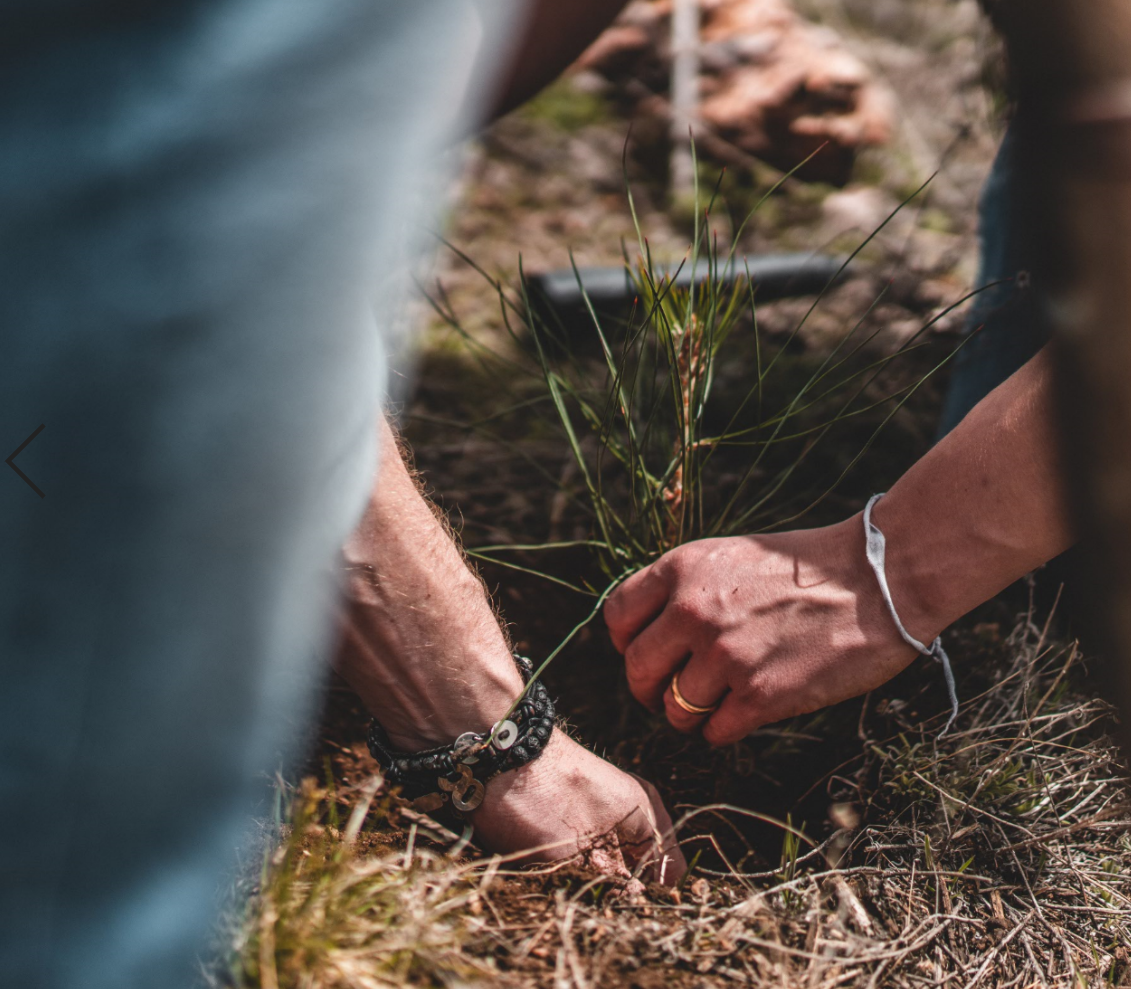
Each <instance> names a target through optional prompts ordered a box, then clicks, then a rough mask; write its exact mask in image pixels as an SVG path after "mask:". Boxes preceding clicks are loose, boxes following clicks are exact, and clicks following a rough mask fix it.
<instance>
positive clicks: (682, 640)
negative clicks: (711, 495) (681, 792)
mask: <svg viewBox="0 0 1131 989" xmlns="http://www.w3.org/2000/svg"><path fill="white" fill-rule="evenodd" d="M605 622H606V624H607V625H608V628H609V634H610V635H611V636H612V640H613V643H614V645H615V646H616V647H617V649H618V650H619V651H620V652H622V653H623V654H624V657H625V669H626V672H627V675H628V683H629V687H630V689H631V690H632V693H633V695H634V696H635V697H636V698H637V700H639V701H640V702H641V703H642V704H644V705H645V706H646V707H648V708H650V709H651V710H653V711H655V712H657V713H658V712H659V711H661V710H663V711H665V713H666V715H667V718H668V720H669V721H670V722H671V723H672V725H673V726H674V727H676V728H678V729H680V730H681V731H695V730H697V729H700V728H701V729H702V732H703V737H704V738H706V740H707V741H708V742H710V743H711V744H712V745H729V744H732V743H734V742H737V741H739V740H740V739H742V738H744V737H745V736H746V735H749V734H750V732H752V731H754V730H755V729H756V728H758V727H760V726H761V725H765V724H770V723H772V722H775V721H781V720H782V719H784V718H789V717H793V716H795V715H798V714H807V713H809V712H811V711H816V710H818V709H819V708H822V707H826V706H827V705H829V704H835V703H837V702H838V701H842V700H846V699H847V698H849V697H855V696H857V695H859V694H863V693H866V692H867V691H869V690H872V689H873V688H875V687H878V686H879V685H880V684H882V683H885V682H886V681H887V680H889V679H891V678H892V677H893V676H895V675H896V674H897V673H899V672H900V671H901V670H902V669H903V668H904V667H905V666H907V665H908V664H909V663H910V662H911V661H912V660H913V659H914V658H915V656H916V655H917V654H916V652H915V650H914V649H912V648H911V647H910V646H908V645H907V644H906V643H905V642H904V641H903V639H902V638H901V637H900V636H899V633H898V631H897V630H896V628H895V625H894V623H893V622H892V619H891V616H890V614H889V612H888V610H887V607H886V605H885V604H884V601H883V598H882V597H881V595H880V590H879V585H878V583H877V581H876V578H875V575H874V574H873V573H872V571H871V568H870V566H869V564H868V562H867V558H866V556H865V553H864V534H863V526H862V523H861V521H860V517H859V516H854V517H853V518H851V519H848V520H847V521H846V522H843V523H840V524H838V525H834V526H828V527H827V528H823V529H809V530H798V531H795V532H782V533H773V534H769V535H763V536H739V537H730V538H722V539H702V540H699V541H697V542H691V543H687V544H685V545H683V546H680V547H677V548H676V549H674V550H672V551H671V552H669V553H667V554H665V555H664V556H662V557H661V558H660V559H659V560H657V561H656V562H655V563H653V564H652V565H651V566H648V567H645V568H644V569H643V570H641V571H640V572H639V573H636V574H634V575H633V576H632V577H630V578H629V579H628V580H626V581H625V582H624V584H622V585H621V586H620V587H619V588H617V590H616V591H615V592H614V593H613V594H612V595H611V596H610V597H609V600H608V601H607V602H606V604H605ZM938 631H939V630H938V629H935V630H933V631H930V634H929V635H927V636H926V638H924V639H923V641H928V642H929V641H930V640H931V639H932V638H933V637H934V635H935V634H936V633H937V632H938ZM676 674H678V675H679V688H680V693H681V694H682V695H683V697H684V699H685V700H687V701H688V703H690V704H692V705H696V706H701V707H707V706H710V705H715V704H717V705H718V707H717V709H716V710H715V711H714V712H713V713H710V714H704V715H696V714H690V713H688V712H687V711H685V710H684V709H683V708H681V707H680V706H679V705H678V704H677V703H676V701H675V697H674V695H673V693H672V688H671V683H672V677H673V676H675V675H676Z"/></svg>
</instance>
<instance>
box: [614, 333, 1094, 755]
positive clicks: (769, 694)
mask: <svg viewBox="0 0 1131 989" xmlns="http://www.w3.org/2000/svg"><path fill="white" fill-rule="evenodd" d="M1051 365H1052V362H1051V357H1050V354H1049V352H1048V349H1047V348H1046V350H1043V351H1041V353H1040V354H1038V355H1037V356H1036V357H1034V358H1033V359H1032V360H1031V361H1030V362H1029V363H1028V364H1026V365H1025V366H1024V367H1023V368H1022V369H1021V370H1020V371H1018V372H1017V373H1016V374H1015V375H1013V377H1011V378H1010V379H1009V380H1008V381H1006V382H1005V383H1004V384H1002V385H1001V386H1000V387H999V388H997V389H996V390H995V391H993V392H992V393H991V394H990V395H989V396H987V398H986V399H984V400H983V401H982V402H981V403H980V404H979V405H978V406H977V407H976V408H975V409H973V410H972V411H971V412H970V414H969V415H968V416H967V417H966V418H965V419H964V420H963V421H962V423H960V425H959V426H958V427H957V428H956V429H955V430H954V431H953V432H952V433H950V434H949V435H948V436H947V437H946V438H945V439H944V440H943V441H942V442H940V443H939V444H938V445H937V446H936V447H935V448H934V449H932V450H931V451H930V452H929V453H928V454H927V455H926V456H924V457H923V458H922V459H921V460H920V461H918V462H917V463H916V464H915V465H914V466H913V467H912V468H911V469H910V470H908V472H907V473H906V474H905V475H904V476H903V477H902V478H901V479H900V480H899V481H898V483H896V484H895V485H894V486H893V487H892V489H891V491H890V492H888V494H887V496H886V497H885V498H883V499H882V500H881V501H880V502H879V503H878V504H877V505H876V507H875V509H874V511H873V516H872V517H873V521H874V522H875V523H876V524H877V525H878V526H879V527H880V529H881V530H882V531H883V532H884V534H885V535H886V537H887V573H888V579H889V584H890V586H891V591H892V597H893V600H894V603H895V606H896V609H897V611H898V613H899V615H900V617H901V619H902V620H903V623H904V625H905V627H906V628H907V630H908V631H909V632H910V633H911V634H912V635H913V636H915V637H916V638H917V639H919V640H920V641H921V642H930V641H931V640H932V639H933V638H934V637H935V636H936V635H938V634H939V633H940V632H941V631H942V630H943V629H945V628H946V627H947V626H948V625H949V624H950V623H951V622H953V621H955V620H956V619H958V618H959V617H961V616H962V615H964V614H966V612H968V611H969V610H970V609H971V608H973V607H975V606H976V605H978V604H981V603H982V602H983V601H985V600H987V599H989V598H990V597H992V596H993V595H994V594H996V593H997V592H998V591H1000V590H1002V589H1003V588H1005V587H1007V586H1008V585H1009V584H1011V583H1012V582H1013V581H1015V580H1017V579H1018V578H1019V577H1022V576H1024V575H1025V574H1026V573H1029V572H1030V571H1031V570H1033V569H1034V568H1035V567H1037V566H1039V565H1040V564H1042V563H1044V562H1046V561H1047V560H1049V559H1051V558H1052V557H1054V556H1056V555H1058V554H1059V553H1061V552H1063V551H1064V550H1065V549H1067V548H1068V547H1069V546H1070V545H1071V543H1072V542H1073V536H1072V532H1071V529H1070V526H1069V523H1068V518H1067V512H1066V508H1065V505H1064V498H1063V495H1062V493H1061V483H1060V473H1059V470H1058V465H1057V457H1056V434H1055V430H1054V425H1053V414H1052V409H1053V384H1052V366H1051ZM605 621H606V623H607V625H608V628H609V634H610V635H611V637H612V640H613V643H614V644H615V645H616V647H617V648H618V649H619V650H620V651H621V652H622V653H623V654H624V656H625V667H626V672H627V676H628V682H629V686H630V687H631V689H632V692H633V694H634V695H635V696H636V698H637V699H638V700H639V701H640V702H641V703H642V704H645V705H646V706H648V707H649V708H651V709H652V710H654V711H657V712H658V711H661V710H662V711H664V712H665V713H666V715H667V717H668V720H669V721H670V722H671V723H672V725H674V726H675V727H676V728H678V729H680V730H681V731H700V730H701V731H702V732H703V735H704V737H705V738H706V739H707V741H709V742H711V743H712V744H715V745H727V744H730V743H733V742H736V741H738V740H739V739H741V738H743V737H745V736H746V735H748V734H749V733H750V732H752V731H754V730H755V729H756V728H759V727H761V726H762V725H765V724H769V723H772V722H775V721H780V720H782V719H783V718H788V717H791V716H793V715H797V714H805V713H808V712H811V711H815V710H817V709H819V708H821V707H825V706H826V705H829V704H834V703H836V702H838V701H842V700H846V699H848V698H850V697H855V696H857V695H859V694H863V693H866V692H867V691H869V690H871V689H873V688H875V687H878V686H879V685H880V684H882V683H884V682H885V681H887V680H889V679H890V678H891V677H893V676H895V674H897V673H898V672H900V670H902V669H903V668H904V667H905V666H907V664H908V663H910V662H911V661H912V660H913V659H914V658H915V657H916V655H917V653H916V652H915V650H914V649H912V648H911V647H910V646H908V645H907V644H906V643H905V642H904V641H903V639H902V638H901V637H900V636H899V633H898V632H897V630H896V628H895V625H894V623H893V621H892V619H891V616H890V614H889V612H888V610H887V607H886V605H885V604H884V602H883V599H882V597H881V595H880V590H879V584H878V582H877V580H876V576H875V574H874V573H873V572H872V570H871V567H870V566H869V564H868V562H867V559H866V557H865V553H864V528H863V522H862V519H861V516H860V515H855V516H853V517H852V518H850V519H846V520H845V521H844V522H840V523H838V524H836V525H832V526H828V527H826V528H823V529H809V530H799V531H794V532H781V533H772V534H767V535H761V536H738V537H731V538H725V539H704V540H699V541H697V542H692V543H688V544H686V545H684V546H681V547H679V548H677V549H675V550H672V551H671V552H669V553H668V554H666V555H665V556H663V557H661V558H660V559H659V560H658V561H657V562H656V563H654V564H652V565H651V566H649V567H646V568H645V569H643V570H641V571H640V572H639V573H637V574H635V575H633V576H632V577H630V578H629V579H628V580H626V581H625V583H624V584H623V585H622V586H621V587H620V588H618V589H617V591H616V592H614V594H613V595H612V596H611V597H610V598H609V600H608V602H607V603H606V605H605ZM959 661H960V659H959ZM677 673H678V674H679V686H680V691H681V693H682V695H683V697H684V698H685V699H686V700H687V701H688V702H689V703H691V704H693V705H697V706H702V707H709V706H712V705H715V704H718V705H719V706H718V709H717V710H715V711H714V712H713V713H711V714H709V715H695V714H690V713H688V712H687V711H685V710H683V709H682V708H681V707H679V705H678V704H676V702H675V698H674V696H673V694H672V691H671V680H672V677H673V676H674V675H676V674H677ZM939 694H940V707H942V706H944V705H945V703H946V700H945V698H946V694H945V688H944V687H943V685H942V680H941V677H940V681H939Z"/></svg>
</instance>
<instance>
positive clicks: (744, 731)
mask: <svg viewBox="0 0 1131 989" xmlns="http://www.w3.org/2000/svg"><path fill="white" fill-rule="evenodd" d="M679 685H680V689H681V690H682V689H683V680H682V679H681V680H680V681H679ZM765 723H766V720H765V719H764V718H760V717H759V716H758V708H757V705H756V704H755V703H753V702H752V701H751V700H750V698H749V697H739V695H738V694H736V693H735V692H734V691H733V690H732V691H731V692H730V693H729V694H727V695H726V697H724V698H723V702H722V704H720V705H719V709H718V710H717V711H716V712H715V713H714V714H712V715H711V716H710V717H709V718H708V719H707V721H706V723H705V724H704V725H703V738H704V739H705V740H706V741H707V742H708V743H709V744H710V745H714V746H716V747H720V746H723V745H734V743H735V742H741V741H742V740H743V739H744V738H745V737H746V736H747V735H749V734H750V733H751V732H752V731H754V729H756V728H758V727H759V726H761V725H763V724H765Z"/></svg>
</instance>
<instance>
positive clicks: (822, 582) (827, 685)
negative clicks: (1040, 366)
mask: <svg viewBox="0 0 1131 989" xmlns="http://www.w3.org/2000/svg"><path fill="white" fill-rule="evenodd" d="M605 620H606V623H607V625H608V628H609V632H610V634H611V636H612V639H613V642H614V644H615V645H616V646H617V648H618V649H619V650H620V651H621V652H622V653H624V655H625V666H626V672H627V676H628V681H629V685H630V688H631V690H632V692H633V694H634V695H635V696H636V698H637V699H638V700H640V701H641V702H642V703H643V704H645V705H646V706H648V707H649V708H651V709H652V710H653V711H656V712H659V711H661V710H662V711H664V712H665V713H666V715H667V717H668V719H669V721H670V722H671V723H672V725H673V726H675V727H676V728H678V729H680V730H682V731H696V730H702V733H703V735H704V737H705V738H706V740H707V741H708V742H710V743H712V744H714V745H728V744H733V743H734V742H737V741H738V740H740V739H742V738H744V737H745V736H746V735H748V734H749V733H750V732H752V731H754V730H755V729H757V728H758V727H760V726H761V725H764V724H769V723H772V722H775V721H780V720H782V719H784V718H789V717H792V716H795V715H798V714H805V713H808V712H811V711H815V710H817V709H819V708H821V707H825V706H827V705H829V704H834V703H836V702H838V701H841V700H845V699H847V698H849V697H853V696H856V695H858V694H862V693H865V692H866V691H868V690H871V689H873V688H874V687H878V686H879V685H881V684H882V683H884V682H886V681H887V680H889V679H890V678H891V677H893V676H895V675H896V674H897V673H898V672H900V671H901V670H902V669H903V668H904V667H905V666H907V664H908V663H910V662H911V661H912V660H913V659H914V658H915V656H916V653H915V651H914V650H913V649H911V648H910V647H909V646H908V645H907V644H906V643H905V642H904V641H903V640H902V639H901V638H900V637H899V634H898V632H897V631H896V629H895V626H894V624H893V623H892V621H891V617H890V615H889V614H888V611H887V607H886V605H885V604H884V602H883V599H882V597H881V595H880V591H879V585H878V584H877V582H876V579H875V576H874V574H873V573H872V571H871V569H870V567H869V566H868V563H867V560H866V557H865V554H864V538H863V526H862V523H861V520H860V518H859V516H856V517H854V518H852V519H849V520H847V521H846V522H844V523H841V524H839V525H836V526H830V527H828V528H825V529H815V530H803V531H796V532H786V533H779V534H772V535H766V536H743V537H734V538H725V539H705V540H700V541H698V542H693V543H688V544H686V545H684V546H681V547H679V548H678V549H675V550H673V551H671V552H670V553H668V554H666V555H665V556H663V557H662V558H661V559H659V560H658V561H657V562H656V563H654V564H652V565H651V566H649V567H646V568H645V569H644V570H641V571H640V572H639V573H637V574H635V575H633V576H632V577H631V578H629V579H628V580H627V581H625V583H624V584H623V585H622V586H621V587H620V588H618V590H617V591H616V592H615V593H614V594H613V595H612V596H611V597H610V598H609V601H608V602H607V604H606V607H605ZM676 674H678V675H679V678H680V679H679V683H680V691H681V693H682V694H683V696H684V697H685V699H686V700H688V701H689V702H690V703H692V704H695V705H697V706H710V705H715V704H718V707H717V709H716V710H715V711H714V712H713V713H712V714H710V715H709V716H708V715H693V714H689V713H688V712H686V711H685V710H684V709H682V708H681V707H679V705H678V704H676V702H675V699H674V697H673V694H672V689H671V680H672V677H673V676H674V675H676ZM521 772H529V773H530V774H531V775H530V778H529V780H528V781H526V782H524V781H523V779H522V778H521V775H519V776H518V778H517V779H516V780H515V781H514V782H513V783H507V784H505V785H504V788H503V789H502V791H501V792H497V794H496V796H495V799H496V800H498V802H499V803H498V804H497V805H494V804H487V805H485V810H486V813H483V812H480V816H479V818H478V819H477V820H476V827H477V829H478V830H479V831H480V834H481V836H485V837H486V839H487V841H488V843H492V844H493V845H494V846H495V847H501V848H517V847H530V846H531V845H533V844H541V845H544V846H549V845H550V844H551V843H555V842H556V843H557V844H556V846H555V847H553V848H550V847H546V848H544V849H543V851H541V852H539V853H537V857H542V858H555V857H559V856H561V855H564V854H573V853H575V852H576V851H577V850H578V849H579V847H582V845H583V843H582V842H579V841H578V840H577V839H578V838H580V836H582V835H585V834H597V833H606V832H607V833H608V834H609V835H611V841H610V842H609V843H607V844H606V845H605V846H604V847H603V848H597V849H592V848H591V849H590V850H589V853H590V858H591V861H592V864H593V865H594V866H597V867H599V868H601V869H602V871H606V872H611V873H621V874H622V875H627V874H628V872H629V870H631V869H632V868H633V867H634V866H636V865H638V864H645V865H646V874H647V875H649V876H650V878H653V879H659V880H660V881H666V882H673V881H675V880H677V879H678V878H679V877H680V876H681V875H682V874H683V872H684V871H685V869H686V865H685V863H684V860H683V856H682V855H681V854H680V852H679V849H678V846H676V845H675V844H674V841H673V839H672V835H671V822H670V819H669V817H668V815H667V812H666V811H665V810H664V807H663V805H662V804H661V802H660V800H659V798H658V796H657V794H656V791H655V790H654V789H653V788H652V787H651V786H650V785H649V784H647V783H644V782H643V781H641V780H638V779H637V778H636V777H632V776H629V775H628V774H626V773H623V772H621V771H620V770H618V769H616V768H615V767H613V766H612V765H610V764H609V763H607V762H605V761H604V760H602V759H600V758H599V757H598V756H596V755H595V754H593V753H591V752H589V751H588V750H586V749H584V748H582V747H581V746H579V745H577V744H576V743H574V742H572V741H570V740H569V739H566V738H565V737H564V736H561V737H560V741H559V744H558V747H557V749H556V750H554V751H551V752H548V753H547V754H546V756H544V757H543V758H542V759H539V760H537V761H536V762H535V763H532V764H531V765H530V766H529V767H526V769H525V770H523V771H520V773H521ZM496 786H498V784H496ZM551 808H553V809H554V812H553V813H550V814H548V813H547V810H548V809H551Z"/></svg>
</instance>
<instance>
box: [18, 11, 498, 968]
mask: <svg viewBox="0 0 1131 989" xmlns="http://www.w3.org/2000/svg"><path fill="white" fill-rule="evenodd" d="M499 6H500V4H498V3H494V4H493V5H492V9H495V8H498V7H499ZM492 16H494V14H492ZM485 35H486V36H487V37H491V38H495V37H497V35H495V34H493V32H492V31H491V30H490V29H489V28H484V26H483V24H482V23H481V22H480V14H479V13H478V12H477V11H476V9H475V7H474V4H473V0H429V2H428V3H412V2H400V0H396V2H395V0H167V2H164V3H144V4H143V3H137V2H127V0H116V2H109V0H84V2H82V3H79V2H77V0H0V49H2V55H0V229H2V231H3V233H2V237H0V450H2V451H3V454H2V456H3V457H7V456H8V455H9V454H10V453H11V452H12V451H14V450H15V449H16V448H17V447H18V446H19V445H20V444H21V443H22V442H23V441H24V440H25V439H26V438H27V437H28V436H29V435H30V434H31V433H32V432H33V431H34V430H36V429H37V427H39V426H40V425H41V424H42V425H43V426H44V428H43V430H42V431H41V432H40V433H39V434H38V435H37V436H36V438H35V439H34V440H33V441H32V442H31V443H30V444H29V445H28V446H27V447H26V449H24V450H23V451H22V452H21V453H20V454H19V456H18V458H17V459H16V460H15V464H16V466H17V467H19V469H20V470H21V471H22V472H23V473H24V474H25V475H26V476H27V478H28V479H29V480H30V481H31V482H32V483H33V484H34V485H35V487H34V488H33V487H31V486H30V485H29V484H27V483H25V482H24V480H22V479H21V477H20V476H19V475H18V474H16V473H15V471H13V470H11V469H9V467H8V466H5V465H0V668H2V677H0V986H3V987H5V989H8V987H11V989H16V987H19V989H165V987H173V986H184V985H187V984H189V983H191V982H192V981H193V971H194V968H195V965H196V957H197V955H198V953H199V952H200V951H201V949H202V945H203V944H204V941H205V937H206V934H207V930H208V927H209V925H210V924H211V923H212V922H213V920H214V909H215V903H216V899H217V894H218V892H219V891H220V890H221V889H222V887H223V886H224V884H225V882H226V877H227V876H228V874H229V872H230V870H231V868H232V866H233V864H234V862H235V860H236V856H237V848H238V846H239V843H240V841H241V837H242V836H243V835H244V833H245V831H246V824H247V818H248V813H249V806H250V801H251V797H252V795H253V793H255V792H256V791H257V787H258V785H259V784H258V782H257V781H258V780H260V779H261V778H262V777H263V776H264V775H265V774H267V773H269V772H270V771H271V770H273V769H274V767H275V766H276V765H277V764H278V762H279V760H280V759H281V758H284V757H285V756H286V754H287V753H288V752H289V751H291V749H292V748H293V744H294V741H295V740H296V739H299V738H301V737H302V736H303V734H304V733H305V731H306V730H307V729H306V715H307V714H308V712H309V709H310V705H311V698H312V696H313V689H312V688H313V685H314V683H315V681H316V674H317V669H318V666H319V665H320V657H321V656H322V654H323V653H324V651H325V648H326V645H327V637H328V615H329V608H330V605H331V603H332V599H333V595H334V593H335V590H336V581H335V579H334V577H333V573H334V569H335V567H334V564H335V558H336V553H337V550H338V547H339V546H340V544H341V542H342V540H343V539H344V537H345V536H346V535H347V534H348V531H349V529H350V528H351V526H352V525H353V523H354V521H355V518H356V517H357V516H358V515H359V513H360V511H361V508H362V505H363V503H364V500H365V497H366V494H367V491H368V489H369V486H370V484H371V481H372V469H373V464H374V462H375V461H374V449H373V445H374V444H373V437H374V436H375V428H374V427H375V422H376V416H377V415H378V412H379V407H380V402H381V398H382V391H383V382H384V359H383V356H382V342H381V332H380V325H381V324H382V322H383V321H384V319H385V317H386V315H387V314H388V312H389V311H390V309H392V308H393V307H394V306H395V304H396V301H397V297H398V295H399V293H400V283H401V279H400V278H390V277H387V273H388V272H391V271H395V270H400V269H402V268H403V264H402V261H403V258H404V256H405V255H406V254H407V253H411V252H410V251H408V250H407V249H406V248H407V247H408V246H410V245H409V244H408V240H407V237H406V230H407V229H408V228H409V227H411V226H412V221H413V219H414V211H413V210H412V208H411V206H412V203H413V197H412V196H411V195H410V194H409V192H410V188H411V187H412V185H413V183H414V180H415V179H416V178H417V176H418V174H419V173H420V172H421V171H422V170H423V167H424V165H425V163H426V161H427V160H429V159H430V158H431V157H432V156H433V155H434V153H435V152H436V150H437V148H439V147H440V146H441V145H442V144H443V143H444V142H445V141H446V140H448V138H449V137H450V131H451V125H452V124H453V115H454V108H456V107H458V106H460V105H461V102H462V100H463V97H464V96H465V90H466V89H467V87H468V84H469V80H470V78H471V69H472V65H473V61H474V55H475V53H476V48H477V45H479V43H480V42H481V41H482V39H483V37H484V36H485ZM489 61H490V62H493V63H497V61H498V59H492V60H489ZM375 296H376V300H375ZM375 302H376V304H375V305H374V303H375ZM374 308H376V312H377V314H378V318H377V319H376V320H375V319H374ZM40 492H42V496H41V494H40Z"/></svg>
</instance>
